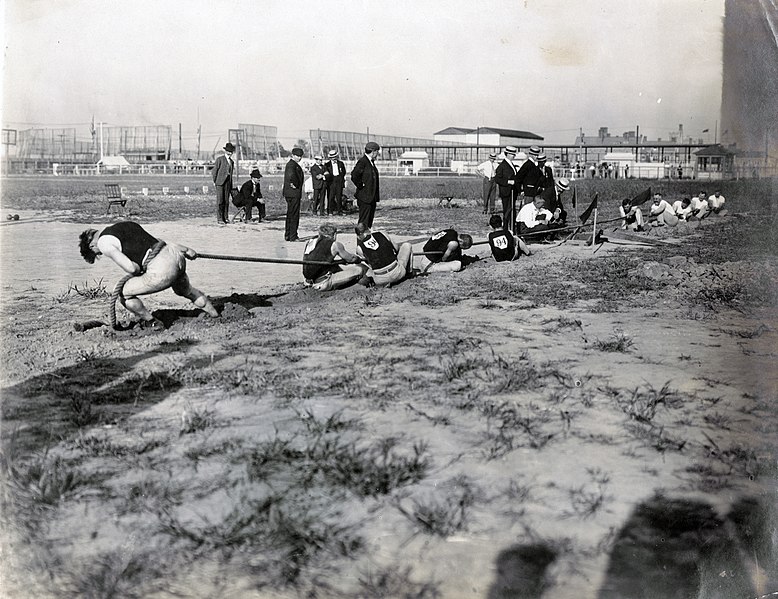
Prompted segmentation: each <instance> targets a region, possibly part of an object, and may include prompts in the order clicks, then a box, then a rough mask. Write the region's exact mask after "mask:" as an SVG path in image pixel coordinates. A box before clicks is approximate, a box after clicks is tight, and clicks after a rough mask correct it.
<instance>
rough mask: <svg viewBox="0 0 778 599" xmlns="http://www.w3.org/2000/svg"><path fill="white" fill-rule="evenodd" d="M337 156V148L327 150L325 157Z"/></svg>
mask: <svg viewBox="0 0 778 599" xmlns="http://www.w3.org/2000/svg"><path fill="white" fill-rule="evenodd" d="M337 156H338V151H337V150H330V151H329V152H327V158H336V157H337Z"/></svg>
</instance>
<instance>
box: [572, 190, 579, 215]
mask: <svg viewBox="0 0 778 599" xmlns="http://www.w3.org/2000/svg"><path fill="white" fill-rule="evenodd" d="M570 201H571V202H572V204H573V212H575V213H576V214H578V210H576V208H578V198H577V197H576V195H575V187H573V199H572V200H570Z"/></svg>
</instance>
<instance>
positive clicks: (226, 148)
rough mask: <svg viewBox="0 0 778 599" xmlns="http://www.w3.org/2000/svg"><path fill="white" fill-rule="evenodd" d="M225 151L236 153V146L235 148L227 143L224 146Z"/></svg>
mask: <svg viewBox="0 0 778 599" xmlns="http://www.w3.org/2000/svg"><path fill="white" fill-rule="evenodd" d="M224 149H225V150H226V151H227V152H234V151H235V146H233V145H232V144H231V143H230V142H227V143H226V144H225V145H224Z"/></svg>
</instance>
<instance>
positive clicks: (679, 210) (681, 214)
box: [673, 198, 694, 220]
mask: <svg viewBox="0 0 778 599" xmlns="http://www.w3.org/2000/svg"><path fill="white" fill-rule="evenodd" d="M673 210H674V211H675V215H676V216H677V217H678V220H689V217H690V216H694V215H693V214H692V201H691V199H690V198H683V199H681V200H676V201H675V202H673Z"/></svg>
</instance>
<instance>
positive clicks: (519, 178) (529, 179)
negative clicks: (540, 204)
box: [516, 146, 543, 204]
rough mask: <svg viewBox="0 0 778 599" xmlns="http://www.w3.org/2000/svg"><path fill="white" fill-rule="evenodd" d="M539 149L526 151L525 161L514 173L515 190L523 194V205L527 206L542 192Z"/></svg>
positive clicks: (531, 148)
mask: <svg viewBox="0 0 778 599" xmlns="http://www.w3.org/2000/svg"><path fill="white" fill-rule="evenodd" d="M539 155H540V148H539V147H538V146H531V147H530V149H529V150H528V151H527V160H526V162H525V163H524V164H522V165H521V168H520V169H519V172H518V173H516V188H517V190H518V192H519V193H523V194H524V202H523V203H524V204H528V203H530V202H532V201H533V200H534V199H535V196H537V195H538V194H539V193H540V192H541V191H543V171H541V170H540V167H539V166H538V156H539Z"/></svg>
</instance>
